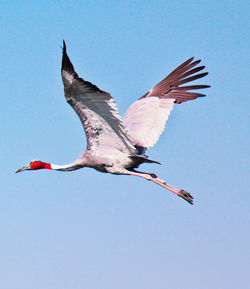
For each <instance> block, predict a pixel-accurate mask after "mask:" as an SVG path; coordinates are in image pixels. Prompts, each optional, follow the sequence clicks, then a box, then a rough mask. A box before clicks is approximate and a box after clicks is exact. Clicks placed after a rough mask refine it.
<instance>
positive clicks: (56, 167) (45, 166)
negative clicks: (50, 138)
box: [40, 161, 84, 171]
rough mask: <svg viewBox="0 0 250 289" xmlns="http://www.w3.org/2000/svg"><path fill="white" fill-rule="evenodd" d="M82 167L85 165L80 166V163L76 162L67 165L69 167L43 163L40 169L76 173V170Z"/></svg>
mask: <svg viewBox="0 0 250 289" xmlns="http://www.w3.org/2000/svg"><path fill="white" fill-rule="evenodd" d="M82 167H84V165H83V164H80V163H79V162H77V161H74V162H72V163H70V164H67V165H55V164H51V163H45V162H41V167H40V168H42V169H50V170H56V171H74V170H78V169H80V168H82Z"/></svg>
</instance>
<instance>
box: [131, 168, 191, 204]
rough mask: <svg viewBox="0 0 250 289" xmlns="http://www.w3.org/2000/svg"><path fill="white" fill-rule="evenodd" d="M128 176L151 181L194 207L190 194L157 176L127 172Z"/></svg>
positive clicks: (132, 171) (133, 171)
mask: <svg viewBox="0 0 250 289" xmlns="http://www.w3.org/2000/svg"><path fill="white" fill-rule="evenodd" d="M126 174H128V175H132V176H137V177H142V178H145V179H147V180H149V181H152V182H154V183H156V184H158V185H160V186H162V187H164V188H166V189H168V190H169V191H171V192H173V193H174V194H176V195H177V196H179V197H181V198H183V199H184V200H186V201H187V202H189V204H191V205H193V197H192V196H191V195H190V194H189V193H188V192H186V191H184V190H178V189H176V188H175V187H173V186H171V185H169V184H167V183H166V182H165V181H163V180H162V179H160V178H158V177H157V175H155V174H152V173H145V172H139V171H136V170H127V171H126Z"/></svg>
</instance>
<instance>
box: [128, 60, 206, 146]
mask: <svg viewBox="0 0 250 289" xmlns="http://www.w3.org/2000/svg"><path fill="white" fill-rule="evenodd" d="M193 60H194V58H193V57H192V58H190V59H188V60H187V61H185V62H184V63H182V64H181V65H180V66H178V67H177V68H176V69H175V70H174V71H172V72H171V73H170V74H169V75H168V76H167V77H165V78H164V79H163V80H162V81H160V82H159V83H158V84H157V85H156V86H154V87H153V88H152V89H151V90H150V91H149V92H147V93H146V94H145V95H143V96H142V97H141V98H139V99H138V100H137V101H135V102H134V103H133V104H132V105H131V106H130V107H129V108H128V110H127V112H126V114H125V116H124V118H123V121H124V123H125V125H126V128H127V130H128V134H129V136H130V137H131V139H132V140H133V143H134V145H136V146H137V147H139V148H140V149H141V150H142V151H143V150H145V149H147V148H149V147H152V146H153V145H154V144H155V143H156V142H157V141H158V139H159V137H160V135H161V134H162V132H163V131H164V128H165V125H166V121H167V119H168V117H169V114H170V112H171V110H172V109H173V105H174V103H182V102H184V101H187V100H190V99H195V98H197V97H200V96H205V94H201V93H197V92H189V91H190V90H193V89H201V88H207V87H210V86H209V85H189V86H181V85H182V84H184V83H187V82H190V81H193V80H196V79H199V78H201V77H204V76H206V75H207V74H208V72H203V73H198V74H196V73H197V72H199V71H201V70H202V69H204V68H205V66H198V67H196V68H193V67H195V66H196V65H197V64H199V63H200V61H201V60H196V61H193Z"/></svg>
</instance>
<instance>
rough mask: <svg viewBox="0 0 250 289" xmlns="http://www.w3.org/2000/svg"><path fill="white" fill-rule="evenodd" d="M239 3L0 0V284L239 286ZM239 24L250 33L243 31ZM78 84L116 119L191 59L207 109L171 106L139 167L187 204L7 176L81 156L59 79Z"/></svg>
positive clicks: (90, 185)
mask: <svg viewBox="0 0 250 289" xmlns="http://www.w3.org/2000/svg"><path fill="white" fill-rule="evenodd" d="M247 9H248V7H247V1H241V0H240V1H228V0H227V1H224V0H223V1H184V0H180V1H152V0H151V1H135V0H133V1H130V0H128V1H119V0H118V1H117V0H116V1H58V0H55V1H25V0H23V1H1V4H0V10H1V19H0V25H1V30H2V31H1V35H0V37H1V45H0V52H1V65H0V72H1V92H0V93H1V103H2V105H1V115H0V117H1V143H0V147H1V167H0V171H1V181H0V182H1V191H0V280H1V281H0V287H1V288H4V289H34V288H35V289H45V288H46V289H69V288H74V289H82V288H87V289H113V288H114V289H117V288H119V289H128V288H129V289H138V288H143V289H166V288H171V289H184V288H185V289H187V288H192V289H201V288H202V289H211V288H213V289H235V288H239V289H246V288H249V286H250V284H249V277H248V276H249V270H248V268H249V246H248V245H249V206H248V204H249V200H250V198H249V187H250V183H249V171H248V169H249V151H248V147H249V132H248V122H249V120H248V114H249V94H248V92H249V89H248V86H249V70H248V68H249V35H248V33H247V26H249V22H248V20H249V10H248V13H247ZM247 22H248V23H247ZM63 39H65V41H66V43H67V45H68V53H69V56H70V57H71V60H72V62H73V64H74V66H75V68H76V71H77V72H78V74H80V75H81V76H82V77H84V78H85V79H87V80H89V81H91V82H93V83H95V84H97V85H98V86H99V87H100V88H102V89H103V90H106V91H109V92H110V93H111V94H112V95H113V96H114V97H115V99H116V101H117V105H118V107H119V111H120V112H121V114H124V112H125V111H126V108H127V107H128V106H129V105H130V104H131V103H132V102H133V101H134V100H135V99H137V98H138V97H140V96H141V95H143V94H144V93H145V92H146V91H147V90H148V89H150V88H151V87H152V86H153V85H154V84H156V83H157V82H158V81H159V80H160V79H161V78H163V77H164V76H165V75H166V74H168V73H169V72H170V71H171V70H172V69H174V68H175V67H176V66H178V65H179V64H180V63H181V62H183V61H184V60H186V59H187V58H189V57H191V56H195V57H197V58H201V59H202V60H203V62H202V63H203V64H204V65H206V66H207V70H208V71H209V72H210V74H209V76H208V77H206V78H205V79H204V80H202V81H201V83H205V84H211V85H212V87H211V88H210V89H208V90H207V94H208V96H207V97H206V98H202V99H198V100H195V101H190V102H188V103H184V104H182V105H179V106H176V107H175V109H174V111H173V112H172V114H171V116H170V119H169V121H168V123H167V129H166V131H165V133H164V134H163V136H162V137H161V139H160V142H158V143H157V145H156V146H155V147H154V148H153V149H151V150H150V151H149V155H150V157H151V158H153V159H156V160H159V161H161V162H162V163H164V165H163V166H157V165H144V166H143V169H144V170H147V171H149V172H154V173H156V174H158V175H159V176H160V177H162V178H163V179H165V180H166V181H167V182H169V183H170V184H173V185H175V186H177V187H180V188H185V189H186V190H187V191H189V192H190V193H192V195H193V196H194V198H195V205H194V206H190V205H188V204H187V203H186V202H184V201H183V200H182V199H180V198H177V197H176V196H174V195H172V194H171V193H170V192H168V191H167V190H164V189H163V188H161V187H160V186H157V185H155V184H153V183H150V182H147V181H145V180H143V179H140V178H136V177H129V176H113V175H107V174H101V173H98V172H96V171H94V170H91V169H87V168H85V169H82V170H79V171H76V172H69V173H60V172H52V171H46V170H43V171H42V170H41V171H37V172H25V173H22V174H18V175H16V174H14V172H15V170H16V169H18V168H20V167H21V166H23V165H25V164H27V163H28V162H29V161H30V160H32V159H41V160H43V161H49V162H53V163H57V164H64V163H68V162H70V161H72V160H74V159H75V158H76V157H78V155H79V154H80V153H81V152H82V151H83V150H84V149H85V136H84V133H83V131H82V127H81V124H80V121H79V120H78V118H77V115H76V114H75V113H74V111H73V110H72V109H71V108H70V107H69V106H68V105H67V103H66V101H65V99H64V95H63V86H62V82H61V76H60V63H61V48H60V45H62V40H63Z"/></svg>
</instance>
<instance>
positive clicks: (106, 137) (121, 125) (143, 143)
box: [16, 41, 210, 204]
mask: <svg viewBox="0 0 250 289" xmlns="http://www.w3.org/2000/svg"><path fill="white" fill-rule="evenodd" d="M200 61H201V60H195V61H194V57H192V58H190V59H188V60H187V61H185V62H184V63H182V64H181V65H180V66H178V67H177V68H176V69H175V70H174V71H172V72H171V73H170V74H169V75H168V76H167V77H165V78H164V79H163V80H161V81H160V82H159V83H158V84H157V85H155V86H154V87H153V88H152V89H151V90H150V91H148V92H147V93H146V94H144V95H143V96H142V97H140V98H139V99H138V100H136V101H135V102H134V103H133V104H132V105H131V106H130V107H129V108H128V110H127V112H126V113H125V115H124V117H123V118H122V117H121V116H120V114H119V113H118V109H117V106H116V103H115V101H114V99H113V97H112V96H111V95H110V94H109V93H108V92H106V91H103V90H101V89H100V88H98V87H97V86H96V85H94V84H92V83H91V82H89V81H86V80H84V79H83V78H80V77H79V76H78V74H77V73H76V72H75V69H74V67H73V65H72V63H71V61H70V59H69V57H68V55H67V51H66V44H65V42H64V41H63V55H62V67H61V74H62V81H63V85H64V94H65V97H66V100H67V102H68V103H69V104H70V105H71V106H72V108H73V109H74V110H75V112H76V113H77V115H78V117H79V118H80V120H81V123H82V125H83V128H84V131H85V134H86V139H87V147H86V150H85V151H84V152H83V153H82V154H81V155H80V156H79V157H78V158H77V159H76V160H75V161H73V162H72V163H70V164H67V165H55V164H51V163H47V162H42V161H40V160H33V161H31V162H30V163H29V164H27V165H26V166H24V167H22V168H21V169H19V170H17V171H16V173H18V172H21V171H24V170H38V169H51V170H57V171H73V170H77V169H80V168H83V167H90V168H93V169H96V170H97V171H100V172H103V173H111V174H116V175H132V176H138V177H142V178H145V179H147V180H150V181H152V182H154V183H156V184H158V185H160V186H162V187H164V188H166V189H168V190H170V191H171V192H173V193H174V194H176V195H178V196H180V197H181V198H183V199H184V200H186V201H187V202H189V203H190V204H193V197H192V196H191V195H190V194H189V193H188V192H186V191H185V190H180V189H177V188H175V187H173V186H171V185H169V184H167V183H166V182H165V181H163V180H162V179H160V178H159V177H158V176H157V175H155V174H153V173H147V172H142V171H138V170H136V168H138V167H139V166H140V165H141V164H142V163H157V164H160V163H159V162H157V161H155V160H152V159H150V158H148V156H147V155H146V151H147V149H148V148H149V147H152V146H154V144H155V143H156V142H157V141H158V139H159V137H160V135H161V134H162V133H163V131H164V128H165V124H166V121H167V119H168V117H169V114H170V112H171V110H172V109H173V106H174V104H176V103H177V104H178V103H182V102H185V101H188V100H191V99H196V98H198V97H202V96H205V95H204V94H201V93H197V92H193V90H196V89H203V88H208V87H210V86H209V85H196V84H195V85H188V86H182V85H183V84H185V83H188V82H190V81H193V80H196V79H199V78H202V77H204V76H206V75H207V74H208V72H202V73H198V74H197V72H199V71H201V70H203V69H204V68H205V66H197V65H198V64H199V63H200Z"/></svg>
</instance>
